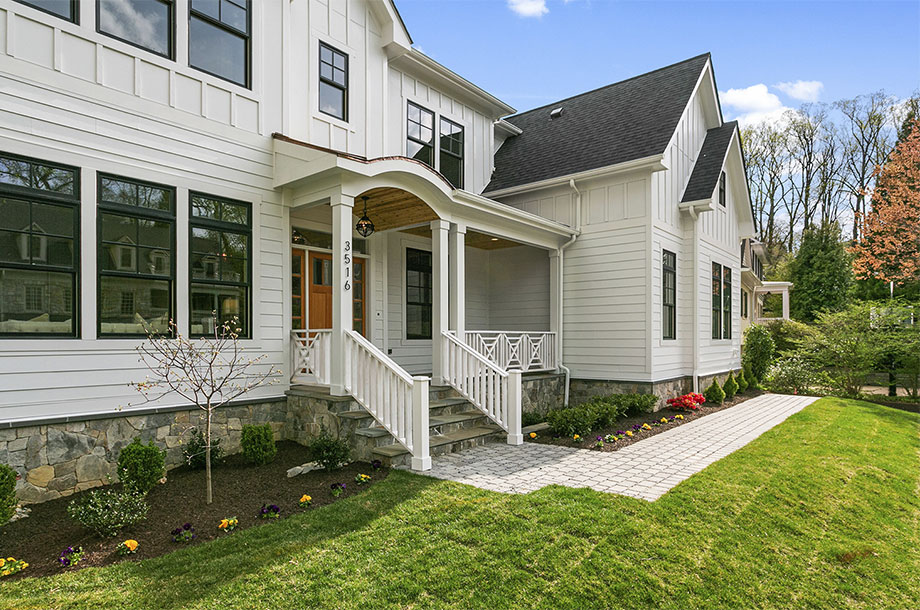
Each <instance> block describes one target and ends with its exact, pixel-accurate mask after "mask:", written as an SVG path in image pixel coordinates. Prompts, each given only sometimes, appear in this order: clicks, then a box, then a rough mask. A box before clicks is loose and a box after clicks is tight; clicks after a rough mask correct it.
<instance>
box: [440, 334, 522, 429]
mask: <svg viewBox="0 0 920 610" xmlns="http://www.w3.org/2000/svg"><path fill="white" fill-rule="evenodd" d="M442 335H443V337H444V339H445V341H444V344H445V349H446V352H447V353H446V363H447V366H446V370H447V376H446V379H447V383H448V385H450V386H451V387H452V388H454V389H455V390H457V392H459V393H460V394H461V395H462V396H463V397H464V398H466V399H467V400H468V401H470V403H472V404H473V406H475V407H476V408H477V409H479V410H480V411H482V412H483V413H485V414H486V415H487V416H488V417H489V419H491V420H492V421H494V422H495V423H497V424H498V425H499V426H501V427H502V428H503V429H504V430H505V431H506V432H507V433H508V443H509V444H511V445H520V444H521V443H523V442H524V437H523V435H522V434H521V371H518V370H512V371H505V370H504V369H502V368H501V367H500V366H498V365H497V364H495V363H494V362H492V361H490V360H489V359H488V358H486V357H485V356H483V355H482V354H480V353H479V352H477V351H476V350H474V349H472V348H471V347H470V346H469V345H467V344H466V343H464V342H462V341H460V340H459V339H458V338H457V337H456V336H455V335H454V334H453V333H450V332H444V333H442Z"/></svg>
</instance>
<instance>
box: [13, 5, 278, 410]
mask: <svg viewBox="0 0 920 610" xmlns="http://www.w3.org/2000/svg"><path fill="white" fill-rule="evenodd" d="M92 4H95V3H89V2H83V3H80V6H81V10H82V11H83V12H84V15H83V17H84V18H82V19H81V23H82V24H83V25H75V24H71V23H67V22H64V21H63V20H61V19H57V18H55V17H53V16H50V15H47V14H45V13H42V12H40V11H37V10H35V9H32V8H30V7H28V6H25V5H22V4H19V3H15V2H12V1H11V0H2V1H0V72H2V76H0V150H2V151H4V152H9V153H14V154H20V155H26V156H30V157H35V158H38V159H43V160H47V161H51V162H57V163H64V164H68V165H73V166H76V167H79V168H81V184H82V186H81V203H80V217H81V220H80V241H79V243H80V275H79V280H80V291H79V297H78V298H79V310H80V314H79V318H80V330H81V338H79V339H60V338H54V339H51V338H49V339H3V341H2V344H0V420H13V419H32V418H40V417H50V416H63V415H78V414H83V413H105V412H115V411H116V410H117V409H119V407H125V406H127V405H129V404H135V403H140V402H141V401H142V398H141V396H140V395H139V394H137V393H136V392H134V391H133V390H132V389H131V388H130V387H129V386H128V383H129V382H131V381H139V380H142V379H143V378H144V374H145V372H144V370H143V369H142V368H141V367H140V365H139V364H138V363H137V356H136V352H135V347H136V345H137V344H138V342H139V341H138V340H137V339H96V282H97V269H96V260H97V257H96V248H97V242H96V176H97V173H98V172H104V173H111V174H116V175H121V176H125V177H128V178H134V179H139V180H146V181H151V182H156V183H160V184H164V185H167V186H172V187H175V188H176V213H177V217H176V234H177V246H176V251H175V253H174V256H175V260H176V265H175V267H176V276H175V282H174V287H175V292H176V298H175V302H176V311H175V315H176V320H177V322H178V324H179V327H180V329H183V330H186V329H187V326H188V319H189V311H188V302H189V296H188V295H189V270H188V260H189V252H188V239H187V235H188V216H189V207H188V192H189V191H190V190H195V191H201V192H205V193H209V194H213V195H217V196H223V197H229V198H233V199H239V200H243V201H246V202H249V203H250V204H251V205H252V210H253V226H252V231H253V249H252V253H251V256H252V265H253V282H252V291H253V292H252V294H253V303H252V317H253V337H252V339H251V340H247V341H246V342H245V343H246V346H247V348H248V349H250V350H251V351H252V353H253V354H262V353H264V354H266V355H267V356H268V359H267V360H266V364H272V365H275V366H279V367H285V364H286V363H285V359H284V356H283V354H284V350H285V349H286V344H287V337H286V335H285V333H284V326H285V322H284V318H285V314H284V311H283V308H282V302H283V297H282V294H283V291H284V289H285V285H286V284H287V282H289V280H285V279H284V278H285V275H284V272H283V270H284V268H285V258H286V257H287V256H288V252H287V249H288V244H289V236H288V235H287V234H286V232H285V224H286V221H285V220H284V217H285V212H284V210H283V209H282V205H281V196H280V194H279V193H276V192H274V191H273V190H272V189H271V180H272V156H271V141H270V139H269V138H268V137H267V136H266V134H270V133H271V132H272V131H280V130H281V120H280V118H281V107H282V105H281V100H280V91H281V69H280V66H281V63H282V62H281V61H280V44H276V41H275V40H266V39H263V37H262V36H261V34H260V32H262V31H263V28H269V29H277V30H279V31H280V28H281V25H280V24H281V11H280V7H278V8H277V9H276V8H275V6H274V5H272V4H271V3H253V4H254V11H253V29H254V41H253V42H254V44H253V60H252V61H253V66H254V69H253V75H254V82H253V87H252V89H245V88H243V87H238V86H236V85H233V84H231V83H227V82H225V81H223V80H220V79H218V78H215V77H212V76H209V75H207V74H204V73H203V72H199V71H197V70H194V69H192V68H189V67H188V65H187V63H188V62H187V50H185V49H186V48H187V47H185V45H183V44H182V43H181V41H182V40H183V39H184V40H187V37H188V34H187V20H185V19H177V30H178V31H177V41H179V43H178V44H177V58H176V61H170V60H168V59H165V58H161V57H158V56H156V55H153V54H151V53H147V52H145V51H143V50H140V49H137V48H135V47H133V46H130V45H128V44H125V43H121V42H119V41H117V40H115V39H112V38H109V37H107V36H104V35H102V34H98V33H97V32H95V27H94V24H95V19H87V18H86V17H87V15H91V14H90V13H87V11H88V6H89V5H92ZM75 298H77V297H76V295H75ZM283 389H284V388H283V387H279V386H269V387H265V388H261V389H259V390H257V391H255V392H253V393H252V395H251V397H253V398H258V397H272V396H279V395H281V394H282V393H283ZM184 404H185V402H184V401H181V400H179V399H177V398H175V397H173V398H170V399H168V400H166V401H163V402H161V403H160V404H158V405H157V406H171V405H177V406H179V405H184Z"/></svg>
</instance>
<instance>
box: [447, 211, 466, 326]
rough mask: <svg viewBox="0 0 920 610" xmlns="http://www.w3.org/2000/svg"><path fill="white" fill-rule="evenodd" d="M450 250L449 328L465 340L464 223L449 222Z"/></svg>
mask: <svg viewBox="0 0 920 610" xmlns="http://www.w3.org/2000/svg"><path fill="white" fill-rule="evenodd" d="M448 241H449V242H450V243H449V245H448V249H449V250H450V256H449V257H448V258H449V259H450V329H451V330H452V331H455V332H456V333H457V338H458V339H460V341H463V342H464V343H465V342H466V225H464V224H460V223H451V225H450V235H449V239H448Z"/></svg>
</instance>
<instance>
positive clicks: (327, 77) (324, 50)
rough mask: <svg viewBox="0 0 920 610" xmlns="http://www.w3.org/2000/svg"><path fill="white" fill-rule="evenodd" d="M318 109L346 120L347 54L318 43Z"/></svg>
mask: <svg viewBox="0 0 920 610" xmlns="http://www.w3.org/2000/svg"><path fill="white" fill-rule="evenodd" d="M319 110H320V112H322V113H324V114H328V115H329V116H332V117H335V118H337V119H341V120H343V121H347V120H348V55H346V54H345V53H342V52H341V51H339V50H338V49H335V48H333V47H330V46H329V45H327V44H326V43H324V42H321V43H319Z"/></svg>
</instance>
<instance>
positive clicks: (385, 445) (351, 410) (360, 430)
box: [288, 386, 506, 467]
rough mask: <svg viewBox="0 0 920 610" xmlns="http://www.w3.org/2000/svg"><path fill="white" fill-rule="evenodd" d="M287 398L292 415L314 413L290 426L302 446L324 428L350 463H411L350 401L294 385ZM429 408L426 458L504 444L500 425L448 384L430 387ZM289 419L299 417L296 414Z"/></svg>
mask: <svg viewBox="0 0 920 610" xmlns="http://www.w3.org/2000/svg"><path fill="white" fill-rule="evenodd" d="M288 400H289V402H294V403H298V405H299V406H298V408H296V409H294V411H295V412H300V411H304V410H305V411H307V412H310V413H312V415H313V416H312V417H311V416H310V415H309V414H308V415H307V416H306V417H301V418H300V420H301V421H295V422H289V423H291V424H292V426H294V427H296V428H299V429H300V430H299V434H295V435H294V436H292V438H297V440H299V441H300V442H302V443H304V444H307V443H309V437H313V436H316V435H317V434H319V433H320V431H321V430H322V429H325V430H326V431H327V432H328V433H330V434H333V435H335V436H338V438H340V439H342V440H345V441H346V442H347V443H348V444H349V446H350V447H351V450H352V457H353V458H354V459H357V460H363V461H371V460H380V461H381V462H382V463H383V464H385V465H388V466H405V467H408V466H409V465H410V464H411V461H412V455H411V454H410V453H409V451H408V450H407V449H406V448H405V447H403V446H402V445H400V444H399V443H397V442H396V440H395V439H394V438H393V436H392V435H391V434H390V433H389V432H388V431H387V430H386V429H385V428H383V427H382V426H380V425H379V424H378V423H377V421H376V420H375V419H374V418H373V417H371V415H370V414H369V413H368V412H367V411H366V410H365V409H364V408H363V407H362V406H361V405H359V404H358V403H357V402H356V401H355V400H354V399H352V398H351V397H349V396H330V395H329V389H328V388H325V387H318V386H294V387H292V388H291V390H290V391H289V392H288ZM428 409H429V416H428V420H429V421H428V425H429V429H430V430H429V452H430V454H431V456H437V455H444V454H447V453H457V452H459V451H463V450H464V449H468V448H470V447H476V446H478V445H483V444H485V443H486V442H489V441H491V440H503V439H504V438H505V436H506V433H505V431H504V430H502V429H501V427H500V426H498V425H497V424H495V423H493V422H492V421H491V420H490V419H489V418H488V417H487V416H486V415H485V414H484V413H483V412H482V411H480V410H479V409H477V408H476V407H474V406H473V405H472V404H470V403H469V401H467V400H466V399H465V398H462V397H460V396H458V395H457V393H456V392H455V391H454V390H453V388H451V387H449V386H431V387H430V388H429V403H428ZM318 410H319V411H322V410H325V411H326V413H320V412H317V411H318ZM294 419H295V420H296V419H298V418H297V416H295V417H294ZM304 420H312V421H309V422H308V421H304ZM298 436H303V439H301V438H298Z"/></svg>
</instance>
